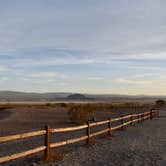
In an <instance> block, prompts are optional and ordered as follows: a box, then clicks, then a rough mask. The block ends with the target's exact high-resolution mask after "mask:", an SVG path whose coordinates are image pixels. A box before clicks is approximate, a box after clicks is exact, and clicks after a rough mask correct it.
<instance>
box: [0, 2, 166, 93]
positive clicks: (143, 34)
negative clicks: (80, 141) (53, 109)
mask: <svg viewBox="0 0 166 166" xmlns="http://www.w3.org/2000/svg"><path fill="white" fill-rule="evenodd" d="M165 8H166V1H165V0H157V1H156V0H139V1H138V0H102V1H99V0H84V1H83V0H47V1H46V0H35V1H34V0H28V1H27V0H5V1H3V0H0V90H15V91H28V92H32V91H33V92H66V91H67V92H82V93H114V94H132V95H135V94H146V95H166V86H165V85H166V76H165V72H166V65H165V64H166V10H165Z"/></svg>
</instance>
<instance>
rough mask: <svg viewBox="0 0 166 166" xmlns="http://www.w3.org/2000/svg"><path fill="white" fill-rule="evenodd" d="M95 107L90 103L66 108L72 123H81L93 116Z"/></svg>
mask: <svg viewBox="0 0 166 166" xmlns="http://www.w3.org/2000/svg"><path fill="white" fill-rule="evenodd" d="M95 109H96V108H95V107H93V106H92V105H90V104H86V105H84V104H79V105H73V106H72V107H70V108H69V110H68V115H69V118H70V121H71V122H73V123H78V124H82V123H84V122H86V120H87V119H88V118H90V117H94V116H95Z"/></svg>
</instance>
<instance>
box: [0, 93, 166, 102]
mask: <svg viewBox="0 0 166 166" xmlns="http://www.w3.org/2000/svg"><path fill="white" fill-rule="evenodd" d="M144 99H145V100H156V99H164V100H166V97H165V96H145V95H136V96H130V95H118V94H117V95H115V94H79V93H65V92H62V93H59V92H58V93H56V92H55V93H54V92H53V93H28V92H17V91H0V102H8V101H75V100H76V101H88V100H92V101H111V102H112V101H113V102H114V101H115V102H117V101H126V100H134V101H136V100H141V101H142V100H144Z"/></svg>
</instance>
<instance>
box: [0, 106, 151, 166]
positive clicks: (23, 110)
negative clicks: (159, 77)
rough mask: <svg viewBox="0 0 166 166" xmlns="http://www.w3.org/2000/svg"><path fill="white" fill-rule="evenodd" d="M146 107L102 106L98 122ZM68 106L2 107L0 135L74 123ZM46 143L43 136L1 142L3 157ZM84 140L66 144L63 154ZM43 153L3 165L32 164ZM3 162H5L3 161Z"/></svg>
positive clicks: (68, 136)
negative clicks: (104, 107) (107, 107)
mask: <svg viewBox="0 0 166 166" xmlns="http://www.w3.org/2000/svg"><path fill="white" fill-rule="evenodd" d="M146 109H147V108H145V109H141V110H133V109H129V108H123V109H122V108H121V109H118V110H117V109H101V110H100V109H98V110H97V111H96V118H97V121H101V120H106V119H107V118H108V117H119V116H120V115H122V114H129V113H134V112H144V111H148V110H146ZM67 112H68V107H64V106H59V105H58V106H52V105H35V106H34V105H26V106H19V107H10V108H6V109H0V137H2V136H8V135H12V134H21V133H24V132H30V131H36V130H40V129H43V128H44V126H45V125H49V126H50V127H51V128H58V127H69V126H73V124H71V123H70V121H69V117H68V113H67ZM82 134H83V135H85V131H80V132H77V133H68V134H66V135H65V136H64V134H63V133H62V134H59V135H57V134H56V135H54V136H53V137H52V141H53V142H55V140H56V141H62V140H66V139H69V138H73V137H79V136H80V135H82ZM41 145H43V137H42V136H41V137H37V138H36V137H35V138H32V139H23V140H18V141H12V142H7V143H2V144H0V146H1V148H0V157H1V156H6V155H10V154H14V153H19V152H22V151H25V150H29V149H31V148H34V147H37V146H41ZM80 145H82V143H77V144H74V145H69V146H67V147H64V148H63V147H62V148H60V149H58V150H60V151H61V152H63V153H65V154H66V153H68V152H70V151H72V149H73V148H76V147H77V148H78V147H80ZM41 160H42V154H37V155H34V156H30V157H27V158H23V159H18V160H15V161H12V162H9V163H5V164H2V165H3V166H20V163H24V165H27V166H30V165H31V164H32V163H33V162H40V161H41ZM0 165H1V164H0Z"/></svg>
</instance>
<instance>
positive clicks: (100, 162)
mask: <svg viewBox="0 0 166 166" xmlns="http://www.w3.org/2000/svg"><path fill="white" fill-rule="evenodd" d="M114 134H115V137H114V138H108V137H103V138H98V139H96V143H95V144H94V145H88V146H81V147H79V148H73V149H72V150H71V151H70V152H68V153H67V154H66V155H65V157H64V159H63V160H62V161H60V162H56V163H49V164H42V163H41V164H39V165H40V166H92V165H93V166H166V110H162V111H161V112H160V117H158V118H155V119H153V120H152V121H151V120H146V121H145V122H144V123H143V124H136V125H134V126H132V127H129V128H127V131H117V132H115V133H114Z"/></svg>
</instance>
